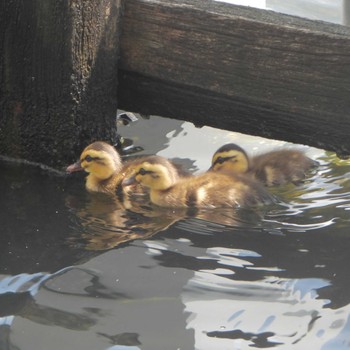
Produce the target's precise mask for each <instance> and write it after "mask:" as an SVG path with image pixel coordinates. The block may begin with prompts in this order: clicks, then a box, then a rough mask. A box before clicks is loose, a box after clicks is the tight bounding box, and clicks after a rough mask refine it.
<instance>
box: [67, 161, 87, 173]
mask: <svg viewBox="0 0 350 350" xmlns="http://www.w3.org/2000/svg"><path fill="white" fill-rule="evenodd" d="M82 170H84V169H83V168H82V166H81V163H80V160H78V161H77V162H75V163H74V164H71V165H68V166H67V169H66V172H67V173H69V174H71V173H74V172H76V171H82Z"/></svg>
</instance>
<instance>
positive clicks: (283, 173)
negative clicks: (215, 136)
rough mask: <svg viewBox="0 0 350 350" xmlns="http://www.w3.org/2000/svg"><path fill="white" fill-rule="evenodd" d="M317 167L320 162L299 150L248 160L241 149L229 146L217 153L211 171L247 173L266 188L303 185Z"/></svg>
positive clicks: (280, 151) (279, 152) (275, 152)
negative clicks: (303, 181) (301, 183)
mask: <svg viewBox="0 0 350 350" xmlns="http://www.w3.org/2000/svg"><path fill="white" fill-rule="evenodd" d="M317 165H318V162H316V161H314V160H312V159H310V158H308V157H307V156H306V155H305V154H304V153H303V152H301V151H299V150H296V149H291V150H288V149H283V150H277V151H272V152H268V153H265V154H261V155H258V156H256V157H254V158H252V159H249V157H248V155H247V153H246V152H245V151H244V150H243V149H242V148H241V147H239V146H238V145H236V144H234V143H229V144H227V145H224V146H222V147H220V148H219V149H218V150H217V151H216V152H215V154H214V156H213V159H212V165H211V168H210V169H209V170H212V171H219V172H226V173H230V174H232V173H234V174H235V173H248V174H251V175H252V176H253V177H254V178H255V179H257V180H259V181H261V182H262V183H263V184H265V185H266V186H277V185H283V184H286V183H289V182H291V183H294V184H298V183H300V182H301V181H302V180H304V179H305V178H306V175H307V172H308V171H309V170H310V169H311V168H314V167H316V166H317Z"/></svg>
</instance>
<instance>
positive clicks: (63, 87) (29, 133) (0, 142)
mask: <svg viewBox="0 0 350 350" xmlns="http://www.w3.org/2000/svg"><path fill="white" fill-rule="evenodd" d="M121 1H122V0H101V1H95V0H72V1H71V0H58V1H46V0H35V1H21V0H12V1H5V2H4V4H2V5H1V9H2V11H0V154H1V155H6V156H10V157H16V158H24V159H27V160H31V161H36V162H41V163H44V164H47V165H51V166H54V167H58V166H60V165H64V164H67V162H68V161H71V160H72V159H75V158H76V157H77V155H78V154H79V152H80V151H81V149H82V147H84V146H86V144H87V143H89V142H91V140H96V139H105V140H112V139H114V138H115V133H116V129H115V120H114V115H115V111H116V109H117V103H116V94H117V58H118V47H119V44H118V42H119V23H120V20H119V15H120V13H121Z"/></svg>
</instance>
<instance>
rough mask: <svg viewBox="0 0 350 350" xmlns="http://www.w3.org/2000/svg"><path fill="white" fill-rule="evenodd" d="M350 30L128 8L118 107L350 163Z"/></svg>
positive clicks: (178, 4) (270, 16) (153, 5)
mask: <svg viewBox="0 0 350 350" xmlns="http://www.w3.org/2000/svg"><path fill="white" fill-rule="evenodd" d="M349 47H350V28H348V27H345V26H340V25H335V24H327V23H325V22H320V21H311V20H306V19H301V18H297V17H292V16H287V15H282V14H278V13H274V12H271V11H265V10H258V9H254V8H249V7H241V6H235V5H230V4H225V3H221V2H216V1H211V0H191V1H190V0H128V1H126V2H125V9H124V16H123V22H122V35H121V41H120V62H119V91H118V95H119V107H121V108H126V109H129V110H133V111H136V112H143V113H154V114H159V115H163V116H170V117H173V118H179V119H186V120H191V121H192V122H194V123H195V124H200V125H203V124H206V125H211V126H215V127H218V128H225V129H229V130H234V131H240V132H245V133H249V134H252V135H261V136H265V137H271V138H277V139H283V140H287V141H292V142H297V143H304V144H309V145H312V146H317V147H322V148H325V149H329V150H333V151H336V152H338V153H339V154H342V155H345V154H350V141H349V135H350V51H349Z"/></svg>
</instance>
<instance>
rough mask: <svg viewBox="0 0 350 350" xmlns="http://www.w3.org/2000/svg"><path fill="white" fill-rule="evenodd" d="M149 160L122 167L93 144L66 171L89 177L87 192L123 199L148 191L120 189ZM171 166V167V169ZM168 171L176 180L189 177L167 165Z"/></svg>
mask: <svg viewBox="0 0 350 350" xmlns="http://www.w3.org/2000/svg"><path fill="white" fill-rule="evenodd" d="M147 158H148V157H147V156H145V157H140V158H137V159H134V160H130V161H128V162H126V163H124V164H123V162H122V160H121V157H120V155H119V153H118V152H117V150H116V149H115V148H114V147H113V146H111V145H109V144H108V143H106V142H103V141H96V142H93V143H92V144H90V145H89V146H87V147H86V148H85V149H84V150H83V152H82V153H81V155H80V160H79V161H78V162H76V163H74V164H71V165H69V166H68V167H67V169H66V171H67V172H68V173H72V172H75V171H82V170H85V171H86V172H87V173H88V176H87V178H86V184H85V186H86V189H87V190H88V191H90V192H100V193H107V194H117V195H118V197H120V199H124V198H123V197H124V194H130V193H131V192H132V193H134V194H135V193H137V194H146V193H148V189H146V188H145V187H142V186H140V185H136V186H128V187H126V186H123V185H122V180H123V179H124V178H125V177H130V176H131V175H132V174H133V173H134V171H135V167H136V166H137V165H138V164H140V163H142V162H143V161H144V160H146V159H147ZM170 164H171V165H170ZM168 166H169V167H170V166H171V167H174V168H176V169H177V170H176V173H177V174H178V175H179V176H190V174H188V173H187V172H186V171H184V170H183V169H181V168H180V166H177V165H175V164H173V163H171V162H170V161H169V165H168Z"/></svg>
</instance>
